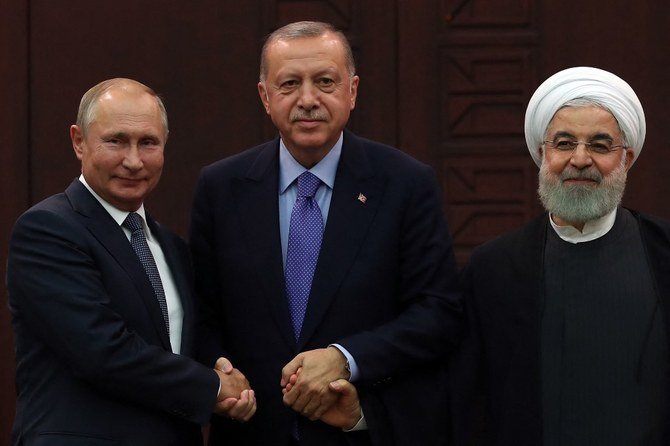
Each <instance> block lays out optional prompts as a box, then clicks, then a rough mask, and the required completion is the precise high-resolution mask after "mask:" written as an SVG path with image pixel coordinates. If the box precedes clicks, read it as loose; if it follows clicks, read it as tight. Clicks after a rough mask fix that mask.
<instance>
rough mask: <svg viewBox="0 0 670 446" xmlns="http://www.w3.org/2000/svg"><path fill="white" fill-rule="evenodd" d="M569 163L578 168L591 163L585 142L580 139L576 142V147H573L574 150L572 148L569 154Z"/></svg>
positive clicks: (591, 159)
mask: <svg viewBox="0 0 670 446" xmlns="http://www.w3.org/2000/svg"><path fill="white" fill-rule="evenodd" d="M570 164H572V165H573V166H575V167H576V168H578V169H583V168H585V167H589V166H590V165H592V164H593V158H591V152H589V150H588V148H587V147H586V144H584V143H583V142H581V141H580V142H579V143H577V147H575V150H573V151H572V154H571V155H570Z"/></svg>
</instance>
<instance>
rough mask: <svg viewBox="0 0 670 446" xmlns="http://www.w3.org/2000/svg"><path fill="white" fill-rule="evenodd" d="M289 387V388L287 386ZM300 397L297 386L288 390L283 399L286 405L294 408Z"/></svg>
mask: <svg viewBox="0 0 670 446" xmlns="http://www.w3.org/2000/svg"><path fill="white" fill-rule="evenodd" d="M287 387H288V386H287ZM299 397H300V389H299V388H298V387H296V386H292V387H291V389H290V390H287V391H286V393H284V396H283V397H282V400H283V401H284V404H286V405H287V406H289V407H290V408H293V404H294V403H295V401H296V400H297V399H298V398H299Z"/></svg>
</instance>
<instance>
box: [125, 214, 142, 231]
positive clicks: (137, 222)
mask: <svg viewBox="0 0 670 446" xmlns="http://www.w3.org/2000/svg"><path fill="white" fill-rule="evenodd" d="M122 226H123V227H124V228H127V229H129V230H130V232H135V231H138V230H142V217H140V214H138V213H137V212H131V213H130V214H128V216H127V217H126V219H125V220H123V225H122Z"/></svg>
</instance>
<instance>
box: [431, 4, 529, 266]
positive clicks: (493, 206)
mask: <svg viewBox="0 0 670 446" xmlns="http://www.w3.org/2000/svg"><path fill="white" fill-rule="evenodd" d="M440 16H441V18H442V20H441V22H440V27H439V30H438V34H437V36H436V39H437V40H438V42H439V53H438V58H439V66H438V71H437V74H436V76H437V77H438V79H439V80H438V84H439V85H440V89H439V94H440V108H439V111H438V114H439V116H440V121H439V147H440V158H441V160H442V161H441V170H440V173H441V176H442V179H443V183H442V184H443V185H444V190H445V208H446V210H447V214H448V217H449V220H450V224H451V230H452V233H453V236H454V243H455V248H456V256H457V260H458V261H459V263H461V264H463V263H465V262H466V261H467V259H468V257H469V255H470V252H471V251H472V249H474V248H475V247H476V246H478V245H479V244H481V243H483V242H485V241H487V240H490V239H491V238H493V237H495V236H496V235H499V234H501V233H503V232H506V231H509V230H511V229H513V228H515V227H518V226H520V225H521V224H523V223H524V222H525V221H528V220H529V219H530V218H531V217H532V216H533V215H535V214H537V213H539V211H540V210H539V207H538V205H537V199H536V195H535V189H536V178H537V169H536V167H535V164H534V163H533V162H532V160H531V159H530V157H529V156H528V155H527V149H526V145H525V140H524V137H523V119H524V113H525V110H526V104H527V102H528V99H529V98H530V95H531V94H532V92H533V90H534V89H535V87H536V86H537V76H536V73H537V57H536V56H537V44H538V39H539V33H538V31H537V29H538V25H537V20H536V14H535V2H534V1H532V0H504V1H499V2H491V1H483V0H459V1H456V0H442V1H441V2H440Z"/></svg>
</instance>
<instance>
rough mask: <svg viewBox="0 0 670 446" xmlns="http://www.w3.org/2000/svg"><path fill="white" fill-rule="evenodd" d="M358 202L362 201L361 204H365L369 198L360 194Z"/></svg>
mask: <svg viewBox="0 0 670 446" xmlns="http://www.w3.org/2000/svg"><path fill="white" fill-rule="evenodd" d="M358 201H360V202H361V203H363V204H365V202H366V201H368V198H367V197H366V196H365V195H363V194H361V193H359V194H358Z"/></svg>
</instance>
